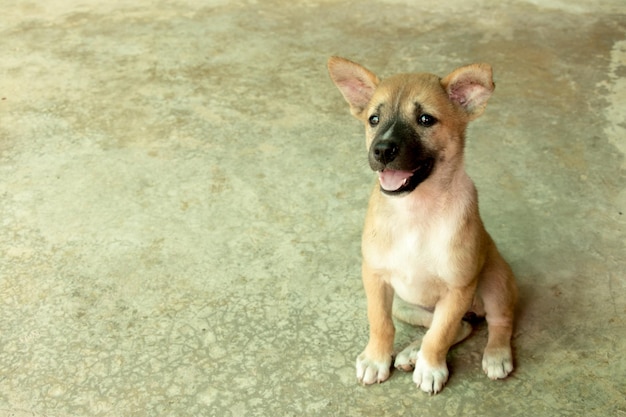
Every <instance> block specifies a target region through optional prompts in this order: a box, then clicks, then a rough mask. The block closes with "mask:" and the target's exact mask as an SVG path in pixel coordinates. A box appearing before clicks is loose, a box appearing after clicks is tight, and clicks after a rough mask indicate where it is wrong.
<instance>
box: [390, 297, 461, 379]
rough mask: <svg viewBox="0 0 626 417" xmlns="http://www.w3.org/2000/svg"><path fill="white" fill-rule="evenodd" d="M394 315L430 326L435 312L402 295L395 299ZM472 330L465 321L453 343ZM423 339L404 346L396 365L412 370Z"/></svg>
mask: <svg viewBox="0 0 626 417" xmlns="http://www.w3.org/2000/svg"><path fill="white" fill-rule="evenodd" d="M393 316H394V317H395V318H397V319H398V320H401V321H403V322H405V323H408V324H411V325H413V326H421V327H426V328H429V327H430V325H431V323H432V322H433V312H432V311H430V310H427V309H424V308H422V307H420V306H416V305H413V304H410V303H407V302H406V301H404V300H403V299H401V298H400V297H397V296H396V297H395V298H394V301H393ZM471 332H472V326H471V325H470V324H469V323H467V322H465V321H463V322H461V327H459V330H458V332H457V335H456V338H455V340H454V343H453V344H457V343H459V342H461V341H463V340H465V339H466V338H467V337H468V336H469V335H470V333H471ZM421 344H422V340H421V339H418V340H415V341H413V342H412V343H411V344H410V345H408V346H407V347H406V348H404V349H403V350H402V351H401V352H400V353H398V355H397V356H396V359H395V361H394V367H395V368H396V369H399V370H401V371H405V372H410V371H412V370H413V369H414V368H415V362H416V361H417V353H418V352H419V350H420V346H421Z"/></svg>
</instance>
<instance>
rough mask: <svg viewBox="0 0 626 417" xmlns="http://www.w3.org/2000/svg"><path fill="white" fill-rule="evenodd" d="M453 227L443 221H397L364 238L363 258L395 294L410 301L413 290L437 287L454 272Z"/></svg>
mask: <svg viewBox="0 0 626 417" xmlns="http://www.w3.org/2000/svg"><path fill="white" fill-rule="evenodd" d="M454 230H455V228H454V225H453V224H449V223H445V222H437V223H434V224H417V225H415V224H402V222H400V223H398V224H395V225H394V226H393V227H389V228H388V229H386V230H384V229H383V230H379V231H378V233H375V234H373V236H374V238H372V239H371V241H370V242H365V241H364V245H365V246H366V247H364V249H365V250H364V256H365V258H366V259H365V261H366V262H368V264H369V265H370V266H371V267H373V268H374V269H376V270H379V271H381V272H382V275H383V276H384V277H385V279H387V280H388V281H389V282H390V283H391V284H392V286H393V287H394V289H395V290H396V292H397V293H398V295H400V296H401V297H402V298H404V299H405V300H407V301H411V299H412V298H413V297H415V296H416V295H415V294H418V293H422V292H424V291H425V290H430V289H433V288H434V287H438V286H439V284H442V283H443V282H444V281H447V280H448V278H450V277H452V276H453V275H454V262H453V258H452V254H451V249H452V240H453V238H454ZM413 301H414V302H418V301H420V300H415V299H413ZM422 301H423V300H422Z"/></svg>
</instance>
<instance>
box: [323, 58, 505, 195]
mask: <svg viewBox="0 0 626 417" xmlns="http://www.w3.org/2000/svg"><path fill="white" fill-rule="evenodd" d="M328 71H329V73H330V77H331V79H332V80H333V82H334V83H335V85H336V86H337V88H339V91H341V94H342V95H343V97H344V98H345V99H346V101H347V102H348V104H349V105H350V111H351V112H352V114H353V115H354V116H355V117H356V118H357V119H359V120H361V121H362V122H363V123H364V124H365V132H366V135H365V136H366V145H367V149H368V160H369V164H370V167H371V168H372V170H374V171H376V172H378V175H379V180H380V187H381V190H382V191H383V192H384V193H386V194H390V195H401V194H405V193H409V192H411V191H413V190H414V189H415V188H417V187H418V186H419V185H420V184H421V183H422V182H424V181H426V180H428V179H429V178H432V177H434V176H436V175H437V174H438V173H439V174H440V175H446V173H448V174H449V173H451V172H453V171H454V170H455V169H456V168H460V167H462V158H463V145H464V138H465V128H466V126H467V123H468V122H469V121H470V120H473V119H475V118H476V117H478V116H480V115H481V114H482V112H483V110H484V109H485V106H486V105H487V100H488V99H489V97H490V96H491V93H492V92H493V89H494V87H495V86H494V84H493V80H492V73H491V67H490V66H489V65H487V64H473V65H468V66H465V67H461V68H458V69H457V70H455V71H453V72H452V73H451V74H449V75H448V76H446V77H444V78H443V79H442V78H439V77H437V76H436V75H433V74H425V73H420V74H399V75H395V76H393V77H389V78H387V79H384V80H380V79H379V78H378V77H377V76H376V75H375V74H374V73H372V72H370V71H369V70H367V69H366V68H364V67H362V66H361V65H359V64H356V63H354V62H351V61H349V60H347V59H344V58H339V57H332V58H330V59H329V60H328Z"/></svg>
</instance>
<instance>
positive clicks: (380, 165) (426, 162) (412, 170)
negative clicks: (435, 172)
mask: <svg viewBox="0 0 626 417" xmlns="http://www.w3.org/2000/svg"><path fill="white" fill-rule="evenodd" d="M409 148H410V147H409ZM370 152H371V154H370V157H371V159H370V166H371V168H372V169H373V170H374V171H377V172H378V179H379V182H380V189H381V190H382V192H383V193H385V194H389V195H398V194H403V193H409V192H411V191H413V190H414V189H415V188H417V186H418V185H420V184H421V183H422V182H423V181H424V180H426V179H427V178H428V177H429V176H430V173H431V172H432V169H433V166H434V158H433V157H431V156H429V155H427V154H426V152H424V149H423V148H422V147H421V146H414V147H413V149H406V145H405V150H404V152H403V151H402V148H401V145H400V144H399V143H398V142H396V141H395V140H393V139H391V140H380V141H378V142H376V143H374V144H373V145H372V149H371V150H370ZM400 154H403V155H404V156H403V157H401V158H400V157H399V156H400Z"/></svg>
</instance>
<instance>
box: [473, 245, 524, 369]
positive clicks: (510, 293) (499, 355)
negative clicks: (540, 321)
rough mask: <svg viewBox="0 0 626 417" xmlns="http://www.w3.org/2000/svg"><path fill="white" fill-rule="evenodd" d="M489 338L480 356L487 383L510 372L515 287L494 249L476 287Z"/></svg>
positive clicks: (505, 266)
mask: <svg viewBox="0 0 626 417" xmlns="http://www.w3.org/2000/svg"><path fill="white" fill-rule="evenodd" d="M479 293H480V297H481V298H482V301H483V303H484V308H485V313H486V317H485V318H486V319H487V328H488V331H489V338H488V340H487V346H486V347H485V352H484V354H483V360H482V367H483V371H484V372H485V373H486V374H487V376H488V377H489V378H490V379H502V378H506V377H507V376H508V375H509V374H510V373H511V372H512V371H513V353H512V350H511V337H512V335H513V312H514V309H515V302H516V299H517V287H516V285H515V278H514V277H513V272H512V271H511V268H510V267H509V265H508V264H507V263H506V261H505V260H504V259H502V257H501V256H500V254H499V253H498V251H497V249H496V248H495V246H493V250H492V252H491V253H490V256H489V258H488V260H487V263H486V265H485V269H484V270H483V279H482V282H481V284H480V287H479Z"/></svg>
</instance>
